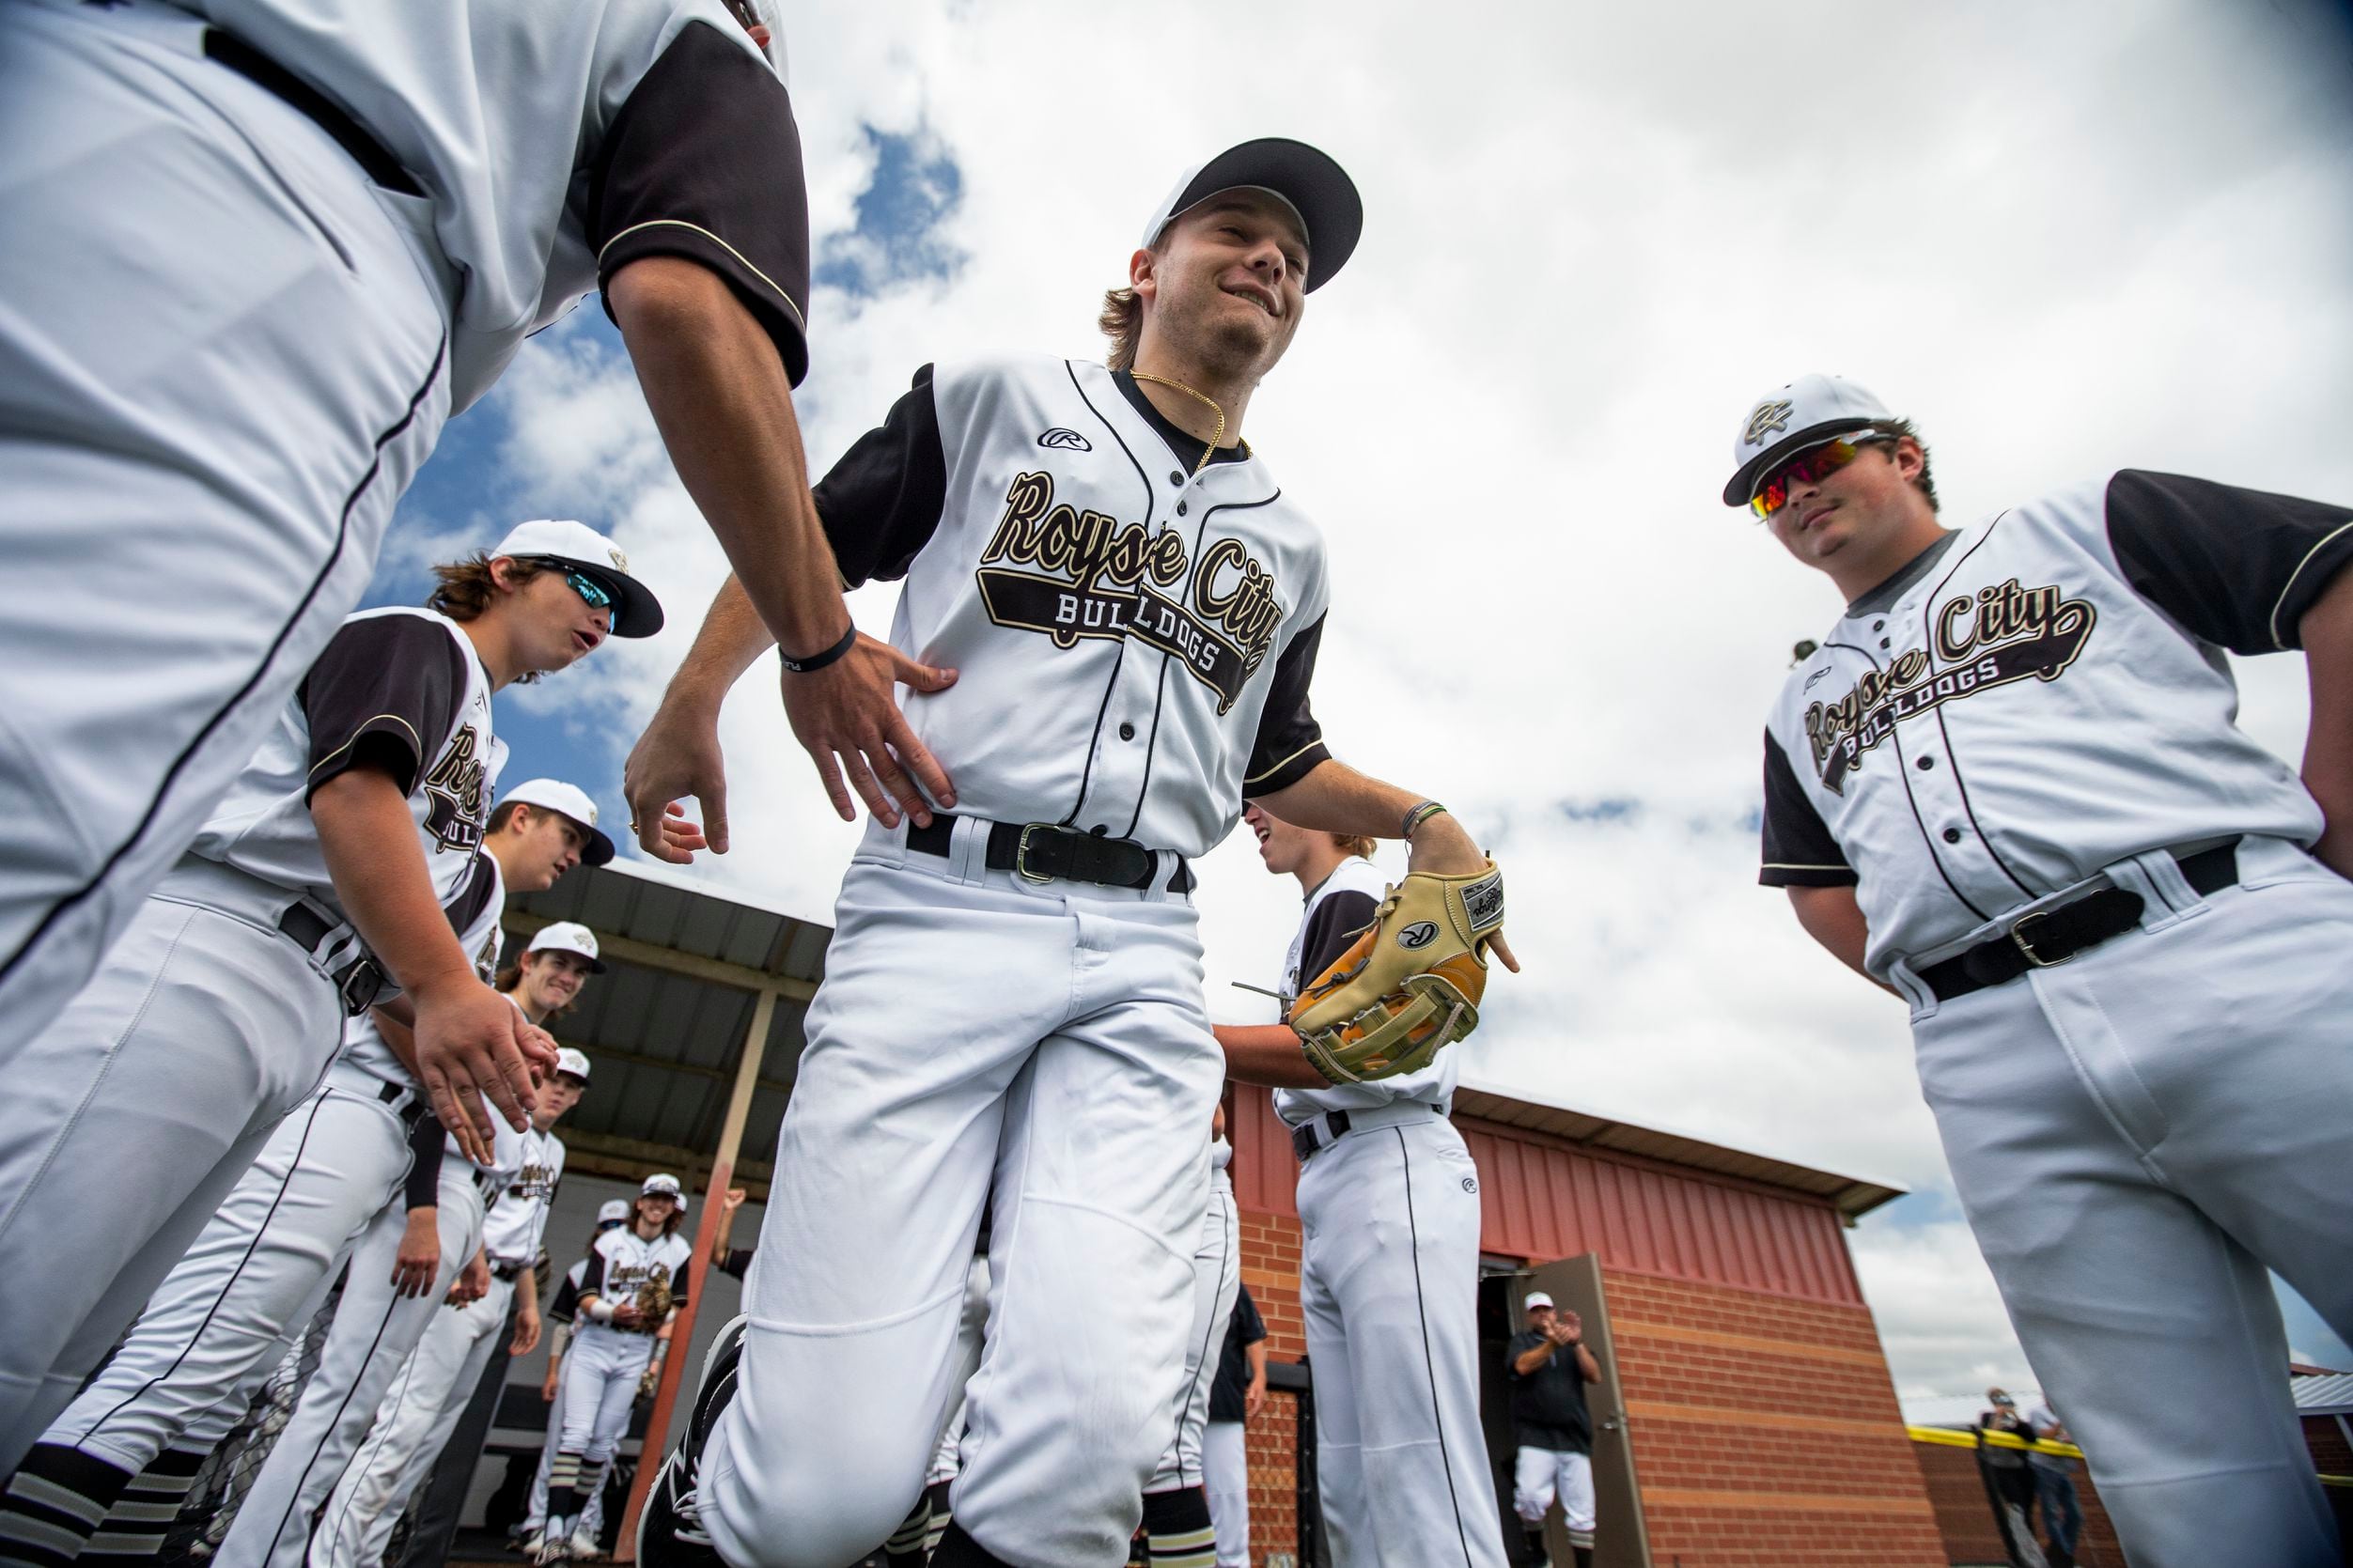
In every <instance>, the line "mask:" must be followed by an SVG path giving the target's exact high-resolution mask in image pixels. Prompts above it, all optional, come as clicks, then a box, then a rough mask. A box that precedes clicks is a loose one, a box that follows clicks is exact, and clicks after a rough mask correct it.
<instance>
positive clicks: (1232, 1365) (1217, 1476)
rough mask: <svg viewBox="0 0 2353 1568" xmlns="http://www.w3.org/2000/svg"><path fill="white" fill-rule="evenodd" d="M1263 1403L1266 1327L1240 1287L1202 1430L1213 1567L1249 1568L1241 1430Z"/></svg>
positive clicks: (1246, 1451)
mask: <svg viewBox="0 0 2353 1568" xmlns="http://www.w3.org/2000/svg"><path fill="white" fill-rule="evenodd" d="M1266 1403H1267V1325H1266V1321H1265V1320H1264V1319H1263V1318H1261V1317H1260V1316H1259V1315H1258V1303H1257V1302H1255V1301H1254V1300H1252V1299H1251V1297H1250V1287H1249V1286H1248V1285H1246V1284H1245V1285H1243V1286H1242V1287H1241V1289H1240V1290H1239V1291H1238V1292H1237V1293H1236V1294H1235V1296H1234V1315H1233V1317H1232V1318H1231V1319H1230V1320H1228V1322H1227V1324H1226V1328H1225V1343H1224V1344H1223V1347H1222V1348H1221V1350H1220V1353H1219V1355H1218V1362H1217V1374H1216V1377H1215V1380H1214V1381H1212V1382H1211V1383H1210V1385H1209V1423H1208V1426H1206V1427H1204V1428H1203V1429H1202V1436H1201V1479H1202V1484H1203V1488H1204V1489H1205V1490H1206V1491H1207V1492H1208V1495H1209V1520H1210V1523H1211V1524H1212V1525H1213V1526H1214V1527H1215V1528H1216V1530H1217V1568H1250V1441H1249V1437H1248V1434H1247V1428H1248V1425H1249V1423H1250V1422H1251V1421H1254V1420H1256V1419H1257V1416H1258V1412H1259V1411H1260V1410H1261V1409H1262V1408H1264V1407H1265V1405H1266Z"/></svg>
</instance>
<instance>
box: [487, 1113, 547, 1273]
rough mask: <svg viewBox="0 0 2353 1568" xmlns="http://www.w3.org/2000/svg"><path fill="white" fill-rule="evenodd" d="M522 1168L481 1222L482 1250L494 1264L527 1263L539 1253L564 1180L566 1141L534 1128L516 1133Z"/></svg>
mask: <svg viewBox="0 0 2353 1568" xmlns="http://www.w3.org/2000/svg"><path fill="white" fill-rule="evenodd" d="M516 1137H517V1138H518V1140H519V1141H520V1143H521V1169H519V1170H518V1171H517V1172H516V1173H515V1177H514V1179H513V1180H512V1181H510V1182H508V1183H507V1184H506V1190H505V1191H504V1192H502V1193H500V1194H499V1196H498V1201H497V1202H496V1203H492V1204H491V1209H490V1213H489V1214H488V1215H487V1216H486V1217H484V1219H483V1221H482V1249H483V1250H484V1251H486V1252H488V1253H489V1254H490V1255H491V1262H492V1263H510V1264H524V1265H528V1264H529V1263H531V1262H532V1260H534V1259H536V1258H537V1257H538V1255H539V1238H540V1236H541V1235H542V1234H545V1232H546V1230H547V1227H548V1205H549V1204H550V1203H553V1202H554V1199H555V1186H556V1183H558V1182H560V1181H562V1180H563V1179H564V1141H563V1140H562V1139H560V1138H558V1137H556V1136H555V1134H554V1133H553V1132H541V1131H540V1130H539V1129H538V1128H537V1127H533V1128H532V1129H530V1130H529V1131H527V1132H522V1133H518V1134H517V1135H516Z"/></svg>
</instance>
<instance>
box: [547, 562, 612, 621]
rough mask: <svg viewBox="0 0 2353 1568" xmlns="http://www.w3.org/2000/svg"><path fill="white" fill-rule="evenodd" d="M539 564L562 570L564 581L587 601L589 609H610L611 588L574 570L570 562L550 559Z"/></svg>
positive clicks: (584, 573) (582, 572)
mask: <svg viewBox="0 0 2353 1568" xmlns="http://www.w3.org/2000/svg"><path fill="white" fill-rule="evenodd" d="M540 564H541V565H542V566H548V567H554V568H555V569H556V570H557V571H560V572H562V573H563V574H564V581H565V582H569V583H570V584H571V588H572V592H573V593H575V594H578V595H579V596H580V597H581V598H584V599H585V600H586V601H587V603H588V608H589V609H591V610H610V609H611V608H613V590H612V589H610V588H608V587H606V586H605V585H604V584H603V583H601V582H598V581H597V580H596V579H595V578H593V577H590V576H589V575H588V574H587V573H586V572H584V571H578V570H575V569H574V568H573V567H572V565H571V563H570V562H569V561H557V560H553V559H550V560H546V561H543V562H541V563H540Z"/></svg>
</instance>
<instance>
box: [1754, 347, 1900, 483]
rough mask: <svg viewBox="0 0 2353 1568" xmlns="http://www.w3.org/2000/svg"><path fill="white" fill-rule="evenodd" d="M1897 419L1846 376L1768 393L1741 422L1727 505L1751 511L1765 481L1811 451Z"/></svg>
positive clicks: (1802, 380) (1808, 379) (1806, 380)
mask: <svg viewBox="0 0 2353 1568" xmlns="http://www.w3.org/2000/svg"><path fill="white" fill-rule="evenodd" d="M1894 417H1895V415H1894V414H1893V413H1892V412H1890V411H1888V406H1887V405H1886V404H1885V403H1882V402H1880V401H1879V400H1878V398H1877V397H1874V396H1871V394H1870V393H1869V392H1868V391H1867V390H1865V389H1864V388H1862V387H1861V386H1858V385H1857V384H1855V383H1854V382H1853V381H1850V380H1847V379H1846V378H1844V377H1842V376H1819V375H1816V376H1800V377H1799V378H1798V379H1797V380H1794V381H1791V382H1790V383H1788V384H1787V385H1786V386H1783V387H1779V388H1776V389H1775V390H1773V391H1771V392H1769V393H1767V394H1766V395H1765V396H1762V397H1760V398H1758V399H1757V400H1756V402H1755V404H1754V406H1753V407H1752V408H1751V409H1750V410H1749V411H1748V412H1747V413H1746V414H1744V415H1743V416H1742V417H1741V420H1740V428H1739V431H1738V433H1737V434H1736V435H1734V436H1733V438H1732V466H1733V474H1732V477H1731V479H1730V480H1728V481H1727V482H1726V483H1725V485H1724V505H1727V506H1745V505H1748V504H1749V498H1750V497H1751V496H1753V495H1754V494H1755V493H1756V487H1757V484H1758V482H1759V481H1760V480H1762V479H1763V478H1764V477H1765V476H1766V475H1767V474H1770V473H1771V472H1772V471H1773V470H1774V469H1775V468H1777V467H1779V466H1780V465H1781V464H1782V463H1783V462H1784V461H1786V460H1787V459H1789V458H1794V457H1796V456H1797V455H1798V454H1799V453H1800V452H1802V451H1804V450H1805V449H1806V448H1807V447H1809V446H1819V445H1821V444H1822V443H1823V442H1826V441H1829V440H1831V438H1832V437H1834V436H1842V435H1845V434H1847V432H1848V431H1851V430H1862V429H1867V428H1869V427H1871V426H1873V425H1876V424H1878V422H1879V421H1881V420H1883V419H1893V418H1894Z"/></svg>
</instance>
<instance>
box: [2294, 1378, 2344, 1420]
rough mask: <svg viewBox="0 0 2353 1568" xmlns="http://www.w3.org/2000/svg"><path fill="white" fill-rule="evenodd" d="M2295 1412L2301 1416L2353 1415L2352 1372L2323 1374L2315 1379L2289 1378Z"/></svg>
mask: <svg viewBox="0 0 2353 1568" xmlns="http://www.w3.org/2000/svg"><path fill="white" fill-rule="evenodd" d="M2287 1386H2288V1388H2289V1389H2290V1390H2291V1391H2292V1392H2293V1393H2294V1394H2295V1395H2296V1412H2297V1414H2298V1415H2301V1416H2347V1415H2353V1372H2331V1373H2324V1374H2320V1375H2319V1376H2316V1377H2291V1378H2289V1379H2288V1380H2287Z"/></svg>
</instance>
